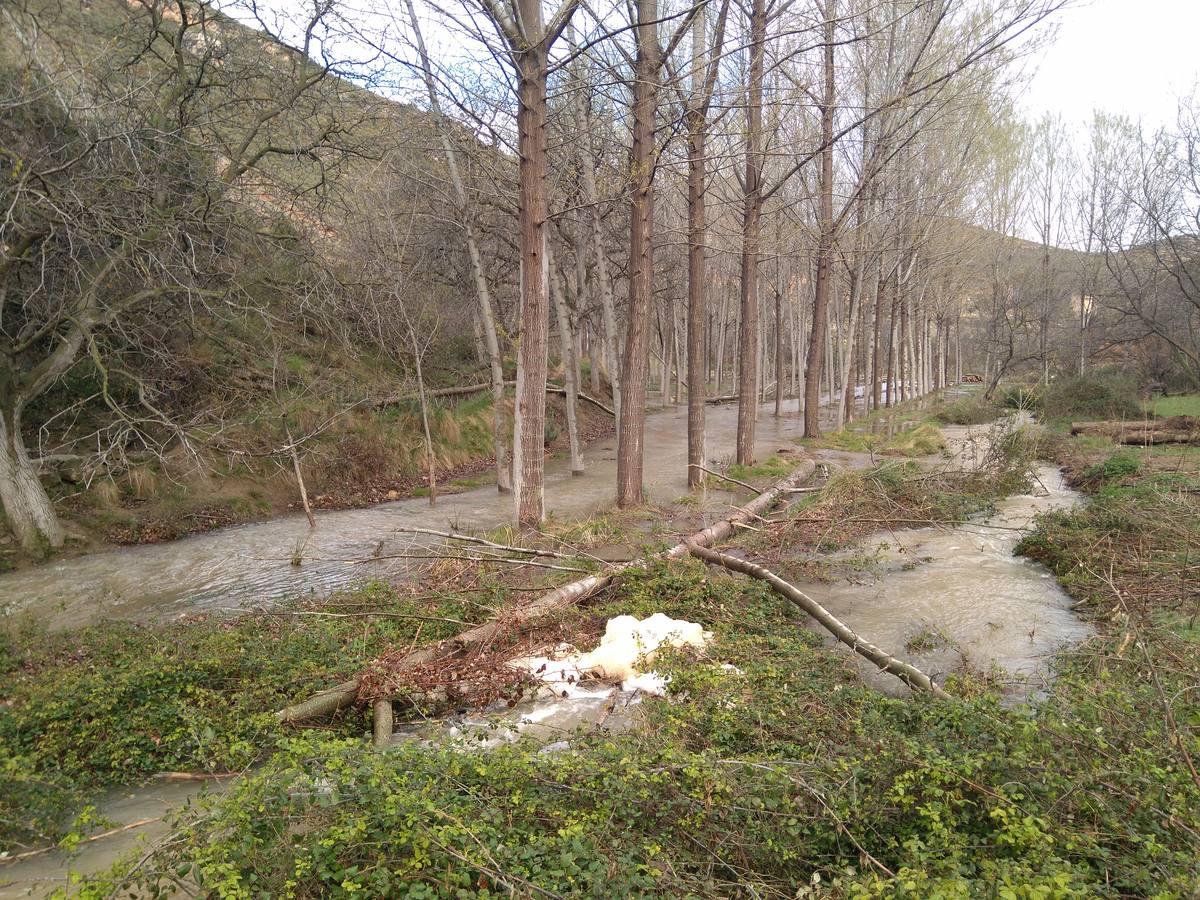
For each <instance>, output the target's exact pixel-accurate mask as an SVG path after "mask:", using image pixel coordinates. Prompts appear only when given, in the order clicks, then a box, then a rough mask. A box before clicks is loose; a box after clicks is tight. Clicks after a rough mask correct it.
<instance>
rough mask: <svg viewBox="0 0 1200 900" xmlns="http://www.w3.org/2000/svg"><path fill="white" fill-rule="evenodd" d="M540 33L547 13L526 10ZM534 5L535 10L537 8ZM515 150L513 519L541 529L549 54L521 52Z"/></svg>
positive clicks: (532, 28) (531, 26)
mask: <svg viewBox="0 0 1200 900" xmlns="http://www.w3.org/2000/svg"><path fill="white" fill-rule="evenodd" d="M527 5H529V6H530V7H531V9H530V12H531V13H535V14H536V17H537V18H538V21H537V22H536V23H531V22H526V23H525V27H526V30H527V31H530V32H531V33H541V31H542V28H541V21H540V16H541V12H540V10H541V7H540V5H539V4H527ZM535 7H536V8H535ZM515 58H516V62H517V73H518V86H517V95H518V101H519V105H518V108H517V152H518V154H519V155H520V165H519V169H518V183H519V188H520V213H519V216H518V228H519V232H520V253H521V338H520V345H519V348H518V351H517V399H516V423H515V427H514V435H513V492H514V494H515V496H514V504H513V508H514V518H515V519H516V521H517V523H518V524H519V525H526V526H528V525H538V524H540V523H541V521H542V516H543V515H544V512H545V506H544V502H545V498H544V490H545V487H544V476H545V444H546V355H547V343H548V340H547V339H548V330H549V329H548V324H547V318H548V315H549V307H550V297H549V293H548V285H547V259H546V48H545V47H544V46H543V45H542V44H540V43H539V44H535V45H534V46H532V47H529V48H528V49H526V50H524V51H522V52H520V53H519V54H515Z"/></svg>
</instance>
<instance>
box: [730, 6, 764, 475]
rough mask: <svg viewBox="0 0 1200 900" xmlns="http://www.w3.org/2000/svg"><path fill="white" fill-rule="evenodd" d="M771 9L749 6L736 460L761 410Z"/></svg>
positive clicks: (749, 448)
mask: <svg viewBox="0 0 1200 900" xmlns="http://www.w3.org/2000/svg"><path fill="white" fill-rule="evenodd" d="M766 38H767V7H766V2H765V0H752V3H751V7H750V73H749V77H750V83H749V86H748V89H747V97H746V180H745V185H744V186H745V190H746V198H745V208H744V211H743V214H742V296H741V309H742V321H741V325H740V327H739V332H738V357H739V364H740V366H741V371H740V373H739V377H738V421H737V461H738V462H739V463H740V464H742V465H747V466H748V465H753V463H754V426H755V418H756V413H757V412H758V343H759V341H758V254H759V249H760V245H761V242H762V234H761V232H762V222H761V216H762V202H763V201H762V152H761V147H762V90H763V68H764V66H763V60H764V56H765V53H766Z"/></svg>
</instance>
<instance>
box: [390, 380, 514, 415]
mask: <svg viewBox="0 0 1200 900" xmlns="http://www.w3.org/2000/svg"><path fill="white" fill-rule="evenodd" d="M504 383H505V384H513V383H514V382H511V381H506V382H504ZM491 389H492V383H491V382H490V381H481V382H480V383H479V384H464V385H461V386H460V387H448V388H437V389H435V390H432V391H426V392H425V396H426V397H465V396H467V395H468V394H481V393H483V392H484V391H490V390H491ZM420 396H421V395H420V394H399V395H397V396H395V397H384V398H383V399H381V400H372V401H371V404H370V406H371V408H372V409H382V408H383V407H385V406H395V405H396V404H397V403H406V402H407V401H409V400H417V399H419V398H420Z"/></svg>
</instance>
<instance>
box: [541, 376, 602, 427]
mask: <svg viewBox="0 0 1200 900" xmlns="http://www.w3.org/2000/svg"><path fill="white" fill-rule="evenodd" d="M546 393H548V394H562V395H563V396H564V397H565V396H567V389H566V388H561V387H559V386H558V385H557V384H548V385H546ZM575 396H577V397H578V398H579V399H580V400H584V401H586V402H588V403H590V404H592V406H594V407H596V408H597V409H602V410H604V411H605V412H606V413H608V414H609V415H610V416H612V417H613V418H614V419H615V418H616V417H617V413H616V411H615V410H614V409H612V407H610V406H605V405H604V404H603V403H601V402H600V401H599V400H597V399H596V398H595V397H589V396H588V395H587V394H585V393H584V392H583V391H579V392H578V393H577V394H576V395H575Z"/></svg>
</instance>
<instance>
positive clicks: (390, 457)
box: [0, 0, 605, 569]
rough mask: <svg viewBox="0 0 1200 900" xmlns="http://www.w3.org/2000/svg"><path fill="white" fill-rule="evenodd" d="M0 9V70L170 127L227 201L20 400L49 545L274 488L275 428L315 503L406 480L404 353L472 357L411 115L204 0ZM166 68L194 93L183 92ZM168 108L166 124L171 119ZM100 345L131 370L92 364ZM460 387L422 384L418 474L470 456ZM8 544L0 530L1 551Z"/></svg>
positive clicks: (470, 403) (455, 467) (381, 494)
mask: <svg viewBox="0 0 1200 900" xmlns="http://www.w3.org/2000/svg"><path fill="white" fill-rule="evenodd" d="M5 16H6V17H7V19H6V21H7V24H10V25H13V26H14V27H11V28H3V29H0V71H5V72H10V73H26V74H25V75H24V76H22V77H29V76H32V77H41V78H44V79H46V83H47V84H48V85H52V86H53V91H52V97H51V98H50V99H51V100H52V101H55V100H57V101H60V102H59V103H58V104H57V105H60V106H61V107H62V108H63V109H77V108H79V109H82V108H88V109H90V110H92V112H89V113H88V114H87V115H86V116H83V117H82V118H81V117H80V116H81V114H78V113H68V118H69V119H78V120H79V121H80V122H81V123H82V124H81V126H80V127H82V128H85V129H86V128H91V129H92V131H93V132H94V134H95V135H96V137H94V138H93V139H92V140H93V141H95V142H96V143H95V144H94V146H103V141H105V140H109V139H110V138H108V137H106V135H122V134H126V133H128V134H131V135H139V134H144V133H146V132H147V131H152V132H154V133H157V132H159V131H161V130H162V129H163V128H166V127H168V126H169V127H172V128H175V129H176V131H177V132H178V134H179V135H180V136H181V137H182V139H183V141H184V143H185V144H186V146H187V148H188V149H187V150H186V151H185V152H187V153H189V154H190V155H191V156H192V157H193V159H192V160H191V161H190V162H189V165H192V166H194V167H195V170H196V171H197V172H200V173H202V177H204V178H207V179H210V184H209V185H208V186H205V185H201V190H206V191H208V192H209V194H210V195H211V196H212V197H214V198H216V200H215V202H217V203H221V204H223V206H224V208H225V209H226V210H227V212H226V213H225V218H224V219H223V220H221V227H222V228H224V230H225V231H224V234H213V225H212V222H213V219H212V216H211V214H210V213H209V212H207V211H203V210H202V211H201V213H200V214H198V215H197V216H195V217H194V219H193V220H188V222H187V223H186V224H185V225H183V226H180V227H181V228H183V227H187V228H191V229H193V230H194V233H196V234H198V235H200V236H201V238H202V239H204V240H207V241H209V242H210V243H212V245H213V246H212V248H211V251H210V257H209V262H208V263H205V262H203V261H199V265H200V270H199V271H198V272H196V273H194V274H192V275H191V276H189V277H191V278H192V279H193V280H194V282H195V284H194V286H193V287H191V288H189V291H190V293H189V294H188V295H186V296H185V297H184V298H183V303H182V304H181V305H178V306H171V307H161V308H160V307H155V308H154V309H153V310H152V309H151V308H149V307H146V308H144V309H142V310H139V311H138V312H137V313H136V315H135V316H134V318H133V319H132V320H131V322H130V324H131V326H132V327H128V326H126V327H123V328H121V329H117V330H110V331H108V332H106V333H105V334H104V335H102V336H101V338H100V339H101V340H102V341H103V344H101V345H100V346H99V347H98V351H97V352H98V353H102V354H103V355H104V357H105V361H104V363H103V365H101V363H100V362H99V361H98V360H99V359H100V358H101V357H98V356H97V355H96V354H80V355H79V357H78V358H77V360H76V361H75V363H74V365H73V366H72V367H71V368H70V369H69V370H68V371H66V372H65V373H64V375H63V376H62V377H61V378H59V379H58V380H57V381H56V382H55V383H54V384H53V385H52V386H51V387H50V388H49V389H48V390H46V391H45V392H44V393H42V394H40V395H39V396H36V397H35V398H33V399H32V400H31V401H30V402H29V405H28V406H27V407H26V408H25V410H24V411H23V415H22V422H23V429H22V431H23V436H24V439H25V443H26V445H27V446H29V447H30V448H33V449H32V450H31V455H32V456H35V457H37V458H40V460H41V464H40V466H39V468H40V471H41V475H42V478H43V482H44V483H45V484H46V486H47V488H48V489H49V491H50V493H51V497H52V498H53V501H54V504H55V507H56V509H57V511H58V512H59V513H60V515H61V516H63V517H64V518H65V520H66V531H67V537H68V546H67V549H68V551H71V550H74V551H78V550H80V549H86V548H92V547H95V546H97V544H99V543H104V542H118V543H128V542H141V541H153V540H163V539H169V538H173V537H178V536H180V535H182V534H187V533H191V532H194V531H199V530H204V529H207V528H212V527H217V526H221V525H225V524H230V523H233V522H238V521H245V520H247V519H251V518H258V517H263V516H268V515H275V514H279V513H281V512H285V511H287V510H289V509H292V508H293V507H295V506H296V505H297V502H298V493H297V485H296V479H295V474H294V463H293V460H292V458H291V454H290V452H289V451H288V448H289V447H291V446H293V445H294V446H295V447H296V450H297V455H298V463H299V465H300V467H301V469H302V471H303V472H304V476H305V479H306V481H307V488H308V491H309V493H310V495H311V496H312V497H313V501H314V506H315V507H316V508H318V509H321V508H335V507H340V506H350V505H361V504H366V503H372V502H378V501H379V500H382V499H386V498H388V497H395V496H397V495H401V494H406V493H412V492H413V491H414V490H419V487H418V482H420V481H422V479H423V477H424V476H423V468H422V467H423V459H424V444H423V440H424V439H423V434H422V430H421V427H420V415H419V409H418V405H417V402H416V393H417V383H416V381H415V371H414V367H413V365H412V363H413V357H414V353H419V354H420V355H421V357H422V360H421V361H422V363H423V378H424V381H425V383H426V386H427V387H428V388H430V389H433V390H436V389H438V388H444V387H447V386H453V385H458V384H463V383H474V382H478V381H481V380H484V378H485V376H484V375H483V372H484V366H483V365H482V364H481V362H480V357H479V351H478V348H477V347H476V346H475V343H474V342H473V341H472V338H471V333H472V322H473V319H474V305H473V304H474V301H473V298H471V297H470V296H469V294H465V293H464V291H463V284H464V278H463V271H462V270H463V268H464V264H463V262H462V260H461V259H460V257H461V255H462V253H461V249H460V248H461V238H460V237H459V235H458V234H457V232H456V230H455V229H454V227H453V226H452V225H451V224H449V223H448V222H447V221H446V220H445V217H444V216H442V215H441V214H440V213H438V214H436V215H435V214H431V212H430V211H431V210H436V209H437V208H438V207H439V205H441V204H442V203H443V200H442V198H440V197H439V196H438V195H437V192H436V191H431V190H430V187H429V186H430V185H431V184H433V185H436V184H439V183H441V182H442V181H444V172H443V171H442V169H443V166H444V160H442V159H441V158H440V155H439V154H438V153H435V152H431V151H430V150H429V149H428V148H430V147H433V146H435V145H436V139H435V132H434V129H433V123H432V121H431V120H430V119H429V117H428V116H427V115H426V114H425V113H423V112H422V111H420V110H418V109H416V108H415V107H412V106H409V105H406V104H402V103H395V102H391V101H388V100H385V99H383V98H381V97H379V96H377V95H376V94H373V93H371V92H370V91H368V90H366V89H364V88H362V87H360V86H358V85H357V84H355V83H354V82H353V81H352V80H350V79H349V78H348V77H347V76H348V75H349V74H351V73H350V70H349V68H348V67H343V66H341V65H340V64H338V63H336V62H331V61H329V60H322V61H319V62H318V61H314V59H311V58H308V57H306V56H304V54H302V53H299V52H296V51H294V50H292V49H289V48H287V47H284V46H283V45H282V44H280V43H279V42H278V41H275V40H273V39H272V38H271V37H270V36H268V35H267V34H264V33H262V32H259V31H256V30H253V29H250V28H247V27H245V26H243V25H241V24H239V23H238V22H236V21H234V20H232V19H230V18H228V17H226V16H224V15H221V14H220V13H217V12H215V11H213V10H211V9H209V8H208V7H205V6H203V5H201V4H195V3H184V4H182V5H180V4H177V3H174V2H171V3H146V4H142V3H133V2H125V0H95V2H89V3H81V2H74V0H64V2H56V0H36V2H34V3H33V4H31V5H30V6H28V7H25V8H22V9H20V10H17V9H15V8H12V9H8V10H6V11H5ZM180 72H183V73H184V74H183V75H181V74H180ZM181 79H183V81H182V82H181ZM134 81H136V82H137V84H138V90H139V91H141V94H139V98H140V99H139V100H138V102H137V104H136V105H130V104H129V103H128V102H127V100H126V95H127V93H128V92H127V91H126V90H125V89H126V87H127V86H128V85H129V84H131V83H133V82H134ZM13 83H15V82H13ZM181 83H182V84H184V85H185V86H188V87H189V89H190V90H191V92H192V94H193V95H195V96H194V97H191V98H187V99H186V102H185V99H181V98H180V84H181ZM141 98H145V99H141ZM155 104H158V106H157V107H156V106H155ZM51 105H52V106H54V105H56V104H55V103H54V102H52V103H51ZM8 108H9V107H6V109H8ZM51 112H53V110H51ZM8 114H9V113H5V115H8ZM185 115H186V117H187V123H186V126H184V125H179V124H178V122H177V121H174V120H180V119H182V118H183V117H184V116H185ZM14 124H16V123H15V122H14ZM36 137H38V135H37V134H36V133H35V134H33V135H32V137H31V138H29V139H28V140H27V142H26V143H27V144H30V142H31V141H33V140H34V138H36ZM460 137H461V138H462V139H464V140H466V139H468V136H466V135H460ZM30 145H31V146H32V144H30ZM289 147H290V148H294V152H279V150H280V148H289ZM31 158H34V157H32V156H31ZM227 176H228V177H227ZM226 181H232V184H231V185H229V186H228V188H225V187H223V183H224V182H226ZM213 202H214V201H210V200H204V203H206V204H210V205H211V203H213ZM118 214H119V211H118ZM372 214H373V215H375V216H379V217H382V218H381V219H380V220H379V221H386V220H387V219H388V218H389V217H390V218H391V219H393V220H405V219H407V220H409V221H410V222H411V221H414V220H415V219H416V218H417V217H421V229H420V230H421V234H420V245H419V246H417V245H416V244H414V246H413V247H412V248H409V247H404V248H401V250H402V253H401V255H400V256H399V257H395V258H393V256H389V255H387V254H386V253H384V250H387V249H388V248H386V247H384V249H383V250H381V249H380V246H379V245H380V243H381V241H380V238H379V236H378V235H377V234H376V233H375V232H374V231H373V230H372V226H371V222H372V219H371V218H369V215H372ZM364 222H365V223H366V224H364ZM89 237H90V236H89ZM193 240H194V239H193ZM381 253H383V255H382V256H381V255H380V254H381ZM71 256H72V258H73V259H74V258H75V257H77V252H76V251H75V250H72V251H71ZM186 262H187V263H188V267H189V268H192V267H194V266H195V262H196V261H190V260H189V261H186ZM214 265H216V266H219V267H220V271H216V270H214V269H213V268H211V267H212V266H214ZM206 266H207V267H208V268H207V270H205V267H206ZM388 266H391V267H392V268H395V269H399V270H402V271H403V280H402V282H401V283H399V284H398V285H388V286H387V289H386V290H385V291H383V292H381V291H380V290H379V289H378V287H377V286H376V285H375V284H374V283H372V282H371V281H370V280H369V279H368V277H366V276H365V275H364V273H365V272H367V271H376V270H379V271H384V272H386V271H387V268H388ZM135 275H136V277H138V278H143V279H144V278H146V277H147V276H146V275H144V274H138V273H135ZM149 277H150V278H151V279H154V278H162V277H166V276H164V275H157V276H156V275H150V276H149ZM213 298H215V300H214V299H213ZM410 298H411V299H410ZM389 303H405V304H410V305H412V308H413V309H415V312H414V313H412V314H413V315H416V316H418V317H419V318H420V320H421V323H422V324H421V331H422V343H421V345H420V346H419V347H417V348H415V349H414V348H412V347H408V346H406V342H405V341H403V340H402V333H400V332H398V331H397V328H398V325H397V324H396V323H395V322H388V321H387V320H388V318H389V314H388V312H387V309H388V306H387V304H389ZM39 314H41V315H45V316H47V317H48V318H46V319H45V320H44V321H45V322H46V323H49V324H50V325H51V326H52V327H61V326H53V322H54V319H53V318H49V317H50V316H53V315H58V314H59V311H58V310H57V309H55V308H53V307H51V306H47V307H46V309H45V312H39V308H37V307H34V306H32V305H30V304H29V303H28V302H26V305H25V312H22V311H21V310H20V309H18V310H17V313H16V314H9V315H8V316H7V317H6V318H5V319H0V321H3V322H4V324H5V326H6V327H7V328H14V327H16V328H18V329H19V328H22V327H35V326H36V321H35V319H34V318H33V317H34V316H37V315H39ZM406 315H408V313H406ZM390 317H391V318H395V315H394V314H392V315H391V316H390ZM22 322H24V323H25V324H24V325H22V324H21V323H22ZM12 323H16V324H15V325H14V324H12ZM37 327H40V326H37ZM134 332H136V333H134ZM17 333H18V332H14V335H15V334H17ZM118 360H119V367H120V371H121V372H123V373H128V375H127V376H126V377H124V378H111V377H110V376H109V374H108V372H109V370H110V369H113V368H116V367H117V365H118V362H117V361H118ZM34 363H36V359H34V360H33V361H32V362H30V363H27V364H26V365H25V371H28V370H29V366H31V365H33V364H34ZM511 364H512V363H511V362H510V365H511ZM20 371H21V367H20V366H18V374H19V372H20ZM510 375H511V373H510ZM147 392H148V393H149V394H150V399H151V401H152V402H151V403H147V402H146V397H145V396H144V395H145V394H146V393H147ZM398 396H400V397H404V398H405V399H403V400H401V401H400V402H398V403H392V404H381V403H380V402H379V401H381V400H383V399H385V398H394V397H398ZM461 399H462V402H458V403H455V402H454V401H453V400H451V401H444V402H440V403H435V405H434V407H433V410H432V421H431V432H432V439H433V443H434V450H435V457H436V462H437V469H438V478H439V479H440V480H447V479H456V478H457V479H459V480H460V483H473V482H470V477H471V476H473V475H475V474H477V473H479V472H481V471H482V470H484V469H486V468H487V466H488V465H489V462H490V460H491V448H490V438H491V432H490V422H491V412H490V401H486V402H485V400H484V399H483V398H480V397H470V396H468V397H466V398H461ZM150 406H152V407H153V413H152V414H149V415H147V407H150ZM561 416H562V413H561V411H560V412H559V417H560V418H561ZM587 424H588V427H590V429H591V430H592V431H593V432H595V431H597V430H598V429H603V428H604V427H605V426H604V425H603V424H602V423H597V422H589V423H587ZM559 431H565V429H563V428H562V427H561V424H560V426H559V427H556V428H555V429H554V430H553V431H552V430H551V429H550V428H548V429H547V432H548V436H551V437H553V436H554V435H555V434H556V433H557V432H559ZM563 441H565V437H563V438H558V439H556V440H554V441H551V446H552V447H553V446H556V445H557V444H561V443H562V442H563ZM464 478H466V479H467V481H466V482H463V481H462V479H464ZM480 480H482V481H486V480H487V477H486V475H484V476H481V479H480ZM2 522H3V520H2V518H0V523H2ZM0 533H2V529H0ZM25 558H26V557H25V556H24V555H23V554H21V553H18V552H17V550H16V544H15V542H14V541H13V540H12V539H10V538H7V537H0V569H2V568H5V567H11V566H13V565H16V564H19V562H20V561H22V560H23V559H25Z"/></svg>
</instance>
